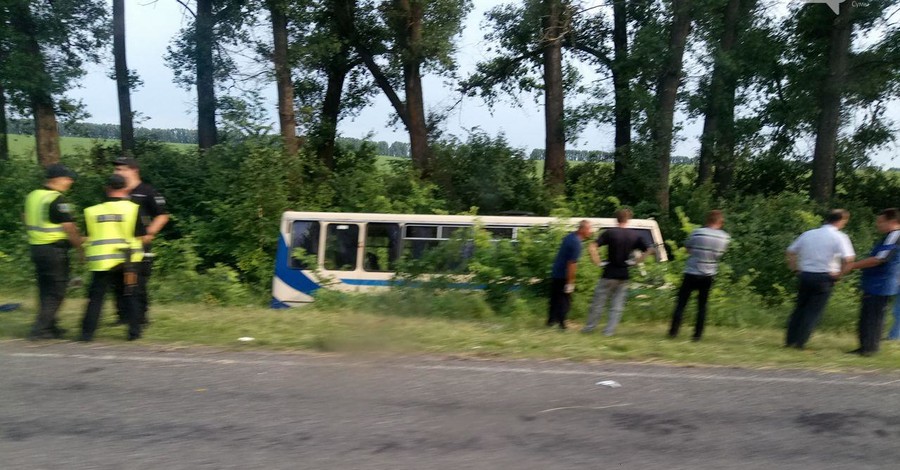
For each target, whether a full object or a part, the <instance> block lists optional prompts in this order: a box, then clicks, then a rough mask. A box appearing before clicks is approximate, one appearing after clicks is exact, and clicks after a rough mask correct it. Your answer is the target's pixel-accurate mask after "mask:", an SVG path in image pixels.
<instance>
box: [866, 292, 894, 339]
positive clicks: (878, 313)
mask: <svg viewBox="0 0 900 470" xmlns="http://www.w3.org/2000/svg"><path fill="white" fill-rule="evenodd" d="M890 301H891V296H886V295H871V294H863V298H862V305H861V306H860V312H859V330H858V331H859V350H860V352H863V353H874V352H878V345H879V344H880V343H881V333H882V330H883V329H884V311H885V310H886V309H887V304H888V302H890Z"/></svg>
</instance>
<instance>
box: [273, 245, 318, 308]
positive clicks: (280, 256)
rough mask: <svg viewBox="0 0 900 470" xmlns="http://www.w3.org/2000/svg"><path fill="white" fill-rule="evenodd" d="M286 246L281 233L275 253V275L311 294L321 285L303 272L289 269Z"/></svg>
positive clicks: (289, 284) (295, 287)
mask: <svg viewBox="0 0 900 470" xmlns="http://www.w3.org/2000/svg"><path fill="white" fill-rule="evenodd" d="M288 258H289V256H288V247H287V243H285V241H284V237H282V236H281V234H279V235H278V252H277V253H276V254H275V277H277V278H278V279H281V281H282V282H284V283H285V284H287V285H288V286H290V287H291V288H293V289H296V290H298V291H300V292H302V293H304V294H307V295H312V293H313V292H315V291H317V290H318V289H319V288H321V287H322V286H320V285H318V284H316V283H315V282H313V280H312V279H310V278H309V277H307V276H306V275H305V274H303V271H301V270H299V269H291V268H289V267H288Z"/></svg>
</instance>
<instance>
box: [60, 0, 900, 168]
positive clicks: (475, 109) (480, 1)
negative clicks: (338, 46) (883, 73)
mask: <svg viewBox="0 0 900 470" xmlns="http://www.w3.org/2000/svg"><path fill="white" fill-rule="evenodd" d="M786 1H787V0H786ZM126 3H127V5H126V6H127V7H126V31H127V52H128V67H129V68H130V69H132V70H135V71H137V73H138V75H139V76H140V78H141V79H142V80H143V85H142V86H141V87H140V88H138V89H137V90H135V91H133V92H132V107H133V109H134V110H135V111H137V112H138V113H140V116H141V119H142V122H139V123H137V125H139V126H142V127H158V128H191V129H193V128H196V111H195V104H194V103H195V92H194V91H193V90H190V91H188V90H184V89H182V88H180V87H178V86H176V85H175V84H174V83H173V73H172V71H171V70H170V69H169V68H168V67H167V66H166V64H165V61H164V59H163V57H164V55H165V53H166V48H167V47H168V45H169V43H170V41H171V39H172V38H173V37H174V36H175V35H176V34H177V32H178V30H179V29H180V28H181V27H182V26H183V25H184V24H186V21H187V20H186V19H185V17H184V13H183V9H182V7H181V6H180V5H179V4H178V3H177V2H176V1H175V0H128V1H127V2H126ZM502 3H507V2H505V1H498V0H473V5H474V8H473V11H472V12H471V13H470V14H469V15H468V17H467V19H466V22H465V28H464V31H463V34H462V37H461V38H460V42H459V44H460V45H459V50H458V55H457V60H458V64H459V74H460V75H461V76H465V75H467V74H468V73H469V72H471V71H472V70H474V66H475V64H476V63H477V62H478V61H480V60H484V59H487V58H488V56H487V53H486V49H487V47H486V46H487V43H486V42H485V40H484V30H485V28H484V13H485V12H486V11H488V10H489V9H490V8H492V7H494V6H496V5H499V4H502ZM584 3H586V4H587V6H593V4H596V6H598V7H600V8H602V7H603V4H604V3H605V2H603V1H602V0H588V1H586V2H584ZM811 7H820V8H828V7H827V6H826V5H824V4H822V5H812V6H811ZM111 69H112V54H111V53H110V54H109V57H108V60H107V61H106V62H105V63H103V64H99V65H91V66H89V67H88V74H87V76H86V77H85V78H84V79H83V80H82V82H81V87H80V88H78V89H74V90H72V91H70V93H69V96H71V97H73V98H77V99H81V100H82V101H83V102H84V104H85V105H86V109H87V111H88V113H90V115H91V117H90V118H88V119H87V121H88V122H95V123H118V122H119V117H118V104H117V102H116V88H115V82H114V81H113V80H112V79H110V78H109V75H110V70H111ZM582 73H583V74H584V75H585V76H586V77H587V78H589V79H590V78H596V76H595V74H594V73H593V72H592V71H591V70H588V69H587V68H585V69H583V71H582ZM423 85H424V90H425V103H426V107H427V108H430V109H445V108H447V107H448V106H450V105H452V104H453V103H455V102H456V101H457V100H458V99H459V97H458V95H457V94H456V93H454V91H453V86H452V84H447V83H446V80H444V79H442V78H439V77H426V79H425V83H424V84H423ZM262 95H263V97H264V98H265V100H266V103H267V108H268V109H270V110H271V112H270V119H271V123H272V125H273V128H276V123H277V111H276V104H275V103H276V100H275V85H274V83H271V84H267V85H266V86H264V87H263V88H262ZM518 103H519V104H521V105H522V106H516V105H514V104H513V103H512V100H509V99H507V100H503V101H502V102H501V103H499V104H498V105H497V106H495V107H494V108H493V109H488V108H487V107H486V106H484V105H483V104H481V102H480V100H479V99H478V98H467V99H464V100H463V101H462V102H461V103H460V104H459V106H458V107H456V108H455V110H454V112H452V113H451V114H450V115H449V116H448V119H447V121H446V122H445V129H446V131H447V133H449V134H453V135H457V136H459V137H460V138H462V139H465V136H466V135H467V133H468V132H470V131H471V130H473V129H475V128H478V129H480V130H482V131H485V132H487V133H488V134H490V135H496V134H499V133H503V134H504V135H505V136H506V138H507V140H508V141H509V143H510V144H511V145H512V146H514V147H517V148H523V149H525V150H526V151H530V150H531V149H533V148H543V146H544V126H543V106H542V104H541V103H539V102H535V101H534V99H533V98H532V97H531V96H522V97H520V99H519V100H518ZM392 113H393V108H392V107H391V105H390V103H389V102H388V100H387V99H386V98H384V97H383V95H382V94H381V93H380V92H379V93H377V94H376V95H375V97H374V99H373V100H372V103H371V105H370V106H369V107H368V108H366V109H364V110H363V111H362V112H360V113H359V114H358V115H357V116H356V117H355V118H352V119H345V120H343V121H342V122H341V123H340V124H339V126H338V132H339V133H340V134H341V135H342V136H344V137H355V138H361V137H364V136H366V135H369V134H371V135H372V138H373V139H374V140H384V141H388V142H393V141H402V142H406V141H408V136H407V134H406V132H405V131H404V130H403V129H402V127H400V126H399V125H397V124H394V125H392V124H391V116H392ZM887 114H888V116H889V117H890V118H892V119H893V120H894V121H895V123H897V124H895V126H896V125H898V124H900V100H895V101H894V102H892V103H890V104H889V105H888V113H887ZM675 122H676V125H678V126H680V128H681V129H680V130H679V132H678V134H677V135H676V141H675V148H674V153H673V154H674V155H679V156H689V157H693V156H696V155H697V154H698V152H699V135H700V132H701V130H702V126H703V122H702V118H699V119H697V118H695V119H688V118H687V116H686V115H684V114H683V113H677V114H676V117H675ZM613 137H614V129H613V127H612V126H611V125H599V124H596V123H595V124H591V125H589V126H588V127H587V128H586V129H585V130H584V131H583V132H582V133H581V134H580V135H579V136H578V138H577V141H576V142H574V143H573V144H571V145H569V148H575V149H584V150H611V149H612V148H613ZM798 145H799V146H800V148H803V149H805V148H806V147H808V152H809V154H810V155H811V154H812V143H811V142H809V143H799V144H798ZM872 157H873V160H874V162H875V163H877V164H879V165H882V166H887V167H900V143H895V144H893V145H892V146H890V147H889V148H887V149H885V150H882V151H880V152H878V153H877V154H875V155H873V156H872Z"/></svg>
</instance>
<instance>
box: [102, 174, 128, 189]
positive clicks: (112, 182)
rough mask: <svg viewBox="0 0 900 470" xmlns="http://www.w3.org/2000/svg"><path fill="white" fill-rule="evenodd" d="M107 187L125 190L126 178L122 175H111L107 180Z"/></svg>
mask: <svg viewBox="0 0 900 470" xmlns="http://www.w3.org/2000/svg"><path fill="white" fill-rule="evenodd" d="M106 187H107V188H109V189H123V188H124V187H125V177H123V176H122V175H110V176H109V179H108V180H106Z"/></svg>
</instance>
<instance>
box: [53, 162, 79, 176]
mask: <svg viewBox="0 0 900 470" xmlns="http://www.w3.org/2000/svg"><path fill="white" fill-rule="evenodd" d="M45 177H46V178H47V179H48V180H52V179H53V178H63V177H65V178H72V179H75V178H77V177H78V176H77V175H76V174H75V172H74V171H72V170H70V169H69V168H68V167H67V166H65V165H63V164H62V163H54V164H52V165H50V166H48V167H47V172H46V174H45Z"/></svg>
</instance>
